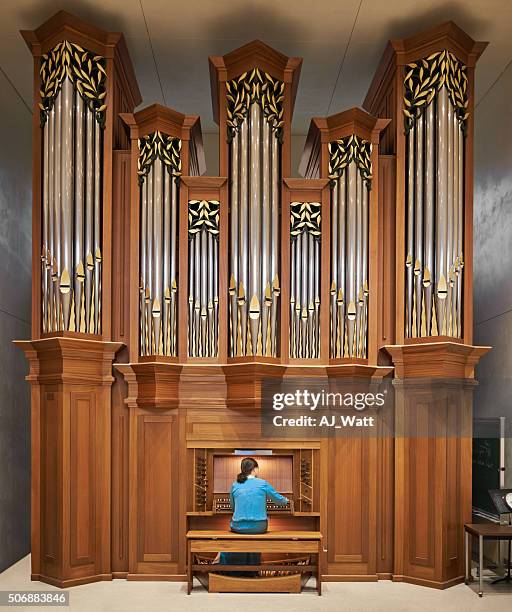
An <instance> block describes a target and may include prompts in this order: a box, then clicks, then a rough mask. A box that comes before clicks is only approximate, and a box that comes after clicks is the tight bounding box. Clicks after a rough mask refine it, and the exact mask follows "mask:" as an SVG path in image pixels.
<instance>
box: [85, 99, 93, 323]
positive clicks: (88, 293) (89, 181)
mask: <svg viewBox="0 0 512 612" xmlns="http://www.w3.org/2000/svg"><path fill="white" fill-rule="evenodd" d="M93 127H94V117H93V114H92V113H91V111H90V109H87V112H86V126H85V131H86V144H85V147H86V150H87V154H86V156H85V160H86V161H85V239H84V240H85V244H84V246H85V262H86V271H85V289H84V290H85V331H86V333H90V332H91V328H90V324H91V301H92V284H93V271H94V260H93V236H92V232H93V225H94V209H93V201H94V200H93V198H94V192H93V186H94V176H93V174H94V170H93V159H94V151H93V143H94V140H93Z"/></svg>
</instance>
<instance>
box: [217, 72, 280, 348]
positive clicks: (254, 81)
mask: <svg viewBox="0 0 512 612" xmlns="http://www.w3.org/2000/svg"><path fill="white" fill-rule="evenodd" d="M226 92H227V95H226V99H227V108H226V114H227V118H226V124H227V135H228V140H229V145H230V146H229V149H230V150H229V165H230V171H229V174H230V177H231V181H230V203H231V214H230V221H229V222H230V274H231V276H230V284H229V295H230V300H229V304H230V320H231V335H230V355H231V356H237V355H265V356H271V357H276V356H277V354H278V345H279V342H278V319H279V316H278V309H279V296H280V293H281V289H280V281H279V238H280V224H279V211H280V183H281V142H280V141H281V139H282V131H283V130H282V127H283V112H284V109H283V105H282V102H283V99H284V83H283V82H281V81H279V80H277V79H273V78H272V77H271V76H270V75H269V74H268V73H262V72H261V71H260V70H259V69H258V68H253V69H252V70H251V71H246V72H244V73H243V74H242V75H241V76H239V77H238V78H235V79H232V80H230V81H227V82H226Z"/></svg>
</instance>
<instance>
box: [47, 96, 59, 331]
mask: <svg viewBox="0 0 512 612" xmlns="http://www.w3.org/2000/svg"><path fill="white" fill-rule="evenodd" d="M47 124H48V183H47V184H48V240H49V246H48V262H47V264H46V265H47V267H48V272H49V281H48V282H49V299H50V307H49V309H48V310H49V325H48V328H47V331H54V330H56V329H58V328H57V314H56V313H57V299H56V298H57V286H56V283H55V281H56V262H55V244H56V242H55V238H54V236H55V206H54V201H55V196H54V193H55V192H54V168H55V109H54V108H52V110H51V111H50V112H49V113H48V119H47Z"/></svg>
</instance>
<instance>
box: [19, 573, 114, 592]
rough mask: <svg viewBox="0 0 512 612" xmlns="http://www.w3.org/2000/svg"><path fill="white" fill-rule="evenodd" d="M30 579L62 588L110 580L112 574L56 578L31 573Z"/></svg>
mask: <svg viewBox="0 0 512 612" xmlns="http://www.w3.org/2000/svg"><path fill="white" fill-rule="evenodd" d="M30 579H31V580H34V581H39V582H45V583H46V584H51V585H52V586H56V587H59V588H60V589H67V588H68V587H73V586H79V585H81V584H89V583H90V582H103V581H106V582H108V581H110V580H112V574H95V575H94V576H83V577H81V578H68V579H66V580H61V579H60V578H54V577H53V576H45V575H44V574H31V575H30Z"/></svg>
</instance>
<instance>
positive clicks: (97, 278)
mask: <svg viewBox="0 0 512 612" xmlns="http://www.w3.org/2000/svg"><path fill="white" fill-rule="evenodd" d="M93 126H94V212H93V215H94V333H95V334H99V333H101V317H100V315H101V312H100V305H101V299H100V283H101V259H102V257H101V192H100V190H101V181H100V177H101V170H100V168H101V149H100V147H101V139H100V127H99V125H98V122H97V121H94V122H93Z"/></svg>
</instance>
